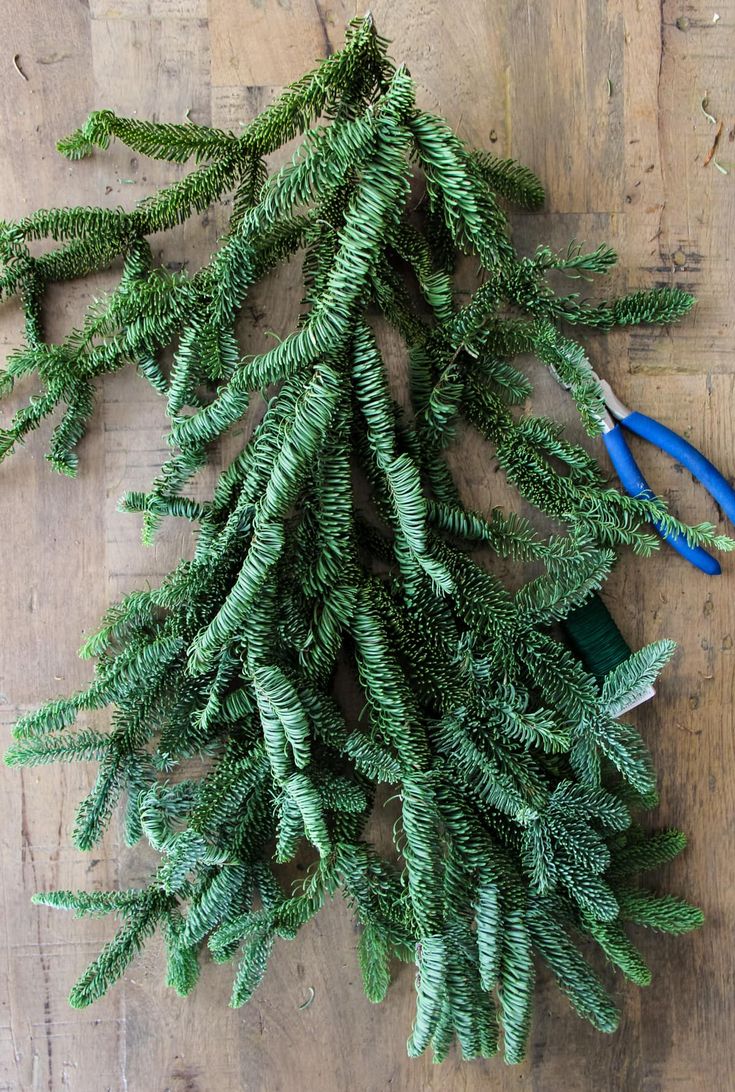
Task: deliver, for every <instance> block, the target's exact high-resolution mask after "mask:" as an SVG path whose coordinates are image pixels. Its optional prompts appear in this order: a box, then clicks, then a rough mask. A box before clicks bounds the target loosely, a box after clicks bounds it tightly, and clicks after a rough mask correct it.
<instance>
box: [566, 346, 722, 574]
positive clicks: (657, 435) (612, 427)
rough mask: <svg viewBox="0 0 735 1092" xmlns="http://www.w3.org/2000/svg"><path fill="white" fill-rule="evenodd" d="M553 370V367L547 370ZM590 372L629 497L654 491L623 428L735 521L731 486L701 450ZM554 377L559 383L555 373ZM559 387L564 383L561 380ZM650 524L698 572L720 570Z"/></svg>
mask: <svg viewBox="0 0 735 1092" xmlns="http://www.w3.org/2000/svg"><path fill="white" fill-rule="evenodd" d="M551 370H552V371H553V368H552V369H551ZM590 372H591V374H592V376H593V377H594V378H595V379H596V380H597V382H598V383H599V385H600V388H601V390H602V393H603V397H604V399H605V406H606V410H605V412H604V413H603V414H602V416H601V424H602V438H603V440H604V442H605V447H606V448H607V452H608V455H609V456H610V461H611V462H612V464H613V466H614V467H615V470H616V471H617V474H618V477H619V478H620V482H621V484H622V486H623V488H624V489H625V491H626V493H629V494H630V495H631V496H632V497H645V498H646V499H653V498H654V497H655V494H654V493H653V491H652V490H651V488H650V487H649V485H648V482H647V481H646V479H645V478H644V477H643V475H642V474H641V471H640V469H639V467H638V464H637V463H636V461H635V459H634V458H633V454H632V452H631V450H630V448H629V447H628V444H627V442H626V439H625V434H624V429H627V430H628V431H629V432H634V433H635V434H636V436H640V437H641V438H642V439H644V440H648V441H649V442H650V443H652V444H654V445H655V446H656V447H658V448H660V449H661V451H665V452H667V454H669V455H671V456H672V457H673V458H674V459H676V461H677V462H679V463H681V465H682V466H683V467H685V468H686V469H687V470H688V471H690V473H691V474H693V475H694V477H695V478H697V480H698V481H700V482H701V483H702V485H703V486H704V488H705V489H706V490H707V492H708V493H709V494H710V496H711V497H712V498H713V499H714V500H715V501H716V502H717V504H718V505H719V506H720V508H721V509H722V511H723V512H724V513H725V515H726V516H727V518H728V519H729V520H730V522H731V523H735V489H733V487H732V486H731V485H730V483H729V482H728V481H727V480H726V479H725V478H724V477H723V476H722V474H721V473H720V472H719V470H718V469H717V467H715V466H713V465H712V463H711V462H710V461H709V459H706V458H705V457H704V455H703V454H702V452H701V451H697V449H696V447H693V446H692V444H690V443H689V442H688V440H685V439H684V437H683V436H679V435H678V434H677V433H676V432H673V431H672V430H671V429H670V428H667V427H666V425H662V424H661V423H660V422H659V421H656V420H654V418H653V417H647V416H646V414H645V413H638V412H637V411H636V410H631V409H628V407H627V406H625V405H623V403H622V402H621V401H620V399H619V398H618V397H617V395H616V394H615V392H614V391H613V390H612V388H611V386H610V384H609V383H608V382H606V380H604V379H600V377H599V376H598V375H597V374H596V373H595V372H594V369H593V368H592V366H591V365H590ZM555 378H556V379H557V380H558V381H559V382H562V381H561V380H560V378H559V376H558V375H556V374H555ZM562 386H566V384H564V383H562ZM654 527H655V528H656V530H657V531H658V533H659V534H660V535H661V537H662V538H663V539H664V540H665V541H666V542H668V543H669V545H670V546H673V548H674V549H675V550H676V551H677V553H679V554H681V556H682V557H684V558H686V560H687V561H688V562H689V563H690V564H692V565H694V566H695V567H696V568H697V569H701V570H702V572H704V573H708V574H709V575H710V576H717V575H719V573H720V571H721V570H720V565H719V562H718V561H717V560H716V559H715V558H714V557H711V556H710V554H708V553H707V551H706V550H703V549H702V547H701V546H690V545H689V543H688V542H687V540H686V538H685V536H684V535H682V534H670V533H669V532H667V531H666V530H665V529H664V528H663V527H662V526H661V525H660V524H659V523H656V522H654Z"/></svg>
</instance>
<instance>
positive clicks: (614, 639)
mask: <svg viewBox="0 0 735 1092" xmlns="http://www.w3.org/2000/svg"><path fill="white" fill-rule="evenodd" d="M563 629H564V632H565V635H566V638H567V641H568V642H569V645H570V646H571V649H572V651H573V652H574V653H575V655H577V656H578V657H579V659H580V660H581V661H582V663H583V664H584V666H585V667H586V668H587V670H588V671H589V673H590V674H591V675H594V676H595V678H596V679H597V681H598V682H600V683H601V682H602V680H603V679H604V678H605V676H606V675H608V674H609V673H610V672H611V671H612V669H613V668H614V667H617V665H618V664H619V663H622V662H623V660H626V659H627V658H628V656H630V651H631V650H630V648H629V647H628V645H627V643H626V640H625V638H624V637H623V635H622V633H621V632H620V630H619V629H618V627H617V625H616V624H615V619H614V618H613V616H612V615H611V614H610V611H609V610H608V609H607V607H606V606H605V604H604V603H603V601H602V599H600V597H599V595H593V596H592V598H591V599H589V600H588V601H587V602H586V603H585V604H584V606H582V607H578V608H577V610H575V611H572V613H571V614H570V615H569V616H568V617H567V618H566V620H565V621H564V623H563Z"/></svg>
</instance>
